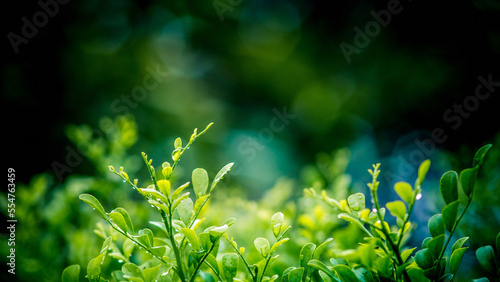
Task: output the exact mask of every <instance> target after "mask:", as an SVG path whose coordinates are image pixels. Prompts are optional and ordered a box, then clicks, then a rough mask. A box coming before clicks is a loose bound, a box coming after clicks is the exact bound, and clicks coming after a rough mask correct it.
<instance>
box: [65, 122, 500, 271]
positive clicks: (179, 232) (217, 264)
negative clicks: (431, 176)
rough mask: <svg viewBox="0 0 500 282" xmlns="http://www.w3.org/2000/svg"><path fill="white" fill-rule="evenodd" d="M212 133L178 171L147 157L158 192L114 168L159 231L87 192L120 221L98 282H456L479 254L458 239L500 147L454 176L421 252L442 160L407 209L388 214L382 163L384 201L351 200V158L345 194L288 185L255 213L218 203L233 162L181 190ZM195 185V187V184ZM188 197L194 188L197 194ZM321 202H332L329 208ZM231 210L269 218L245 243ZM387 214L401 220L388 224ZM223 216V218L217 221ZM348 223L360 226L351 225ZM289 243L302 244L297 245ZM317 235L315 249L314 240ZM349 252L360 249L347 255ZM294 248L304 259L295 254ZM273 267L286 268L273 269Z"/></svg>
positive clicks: (106, 233) (333, 175) (411, 193)
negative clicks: (489, 159) (183, 171)
mask: <svg viewBox="0 0 500 282" xmlns="http://www.w3.org/2000/svg"><path fill="white" fill-rule="evenodd" d="M210 126H211V124H210V125H209V126H207V128H205V130H203V131H202V132H200V133H198V132H197V130H196V129H195V131H194V133H193V134H192V135H191V137H190V138H189V141H188V142H187V144H186V145H185V146H183V142H182V140H181V139H180V138H177V139H176V140H175V142H174V150H173V152H172V160H173V163H172V164H170V163H169V162H164V163H163V164H162V166H161V173H156V169H155V166H154V165H153V163H152V160H151V159H149V158H148V156H147V155H146V154H144V153H142V157H143V160H144V162H145V164H146V167H147V170H148V172H149V175H150V179H149V180H148V181H147V182H146V183H147V184H149V185H139V181H138V180H137V179H131V178H130V177H129V174H128V173H127V172H125V171H124V169H123V168H122V167H120V168H119V169H118V170H117V169H115V168H114V167H113V166H109V169H110V171H111V172H113V173H114V174H116V175H117V176H119V177H120V179H121V180H122V181H123V182H126V183H128V184H129V185H130V186H131V187H132V188H133V190H134V191H136V192H138V193H139V195H140V196H141V197H142V198H144V200H146V201H147V202H148V203H147V205H148V206H151V208H152V210H153V211H154V212H155V214H156V215H154V216H152V217H150V218H148V220H149V223H150V224H151V229H150V228H147V227H146V228H141V229H138V228H137V227H136V226H135V225H134V224H133V221H135V219H136V218H135V214H134V213H129V212H128V211H127V210H126V209H125V208H124V207H126V208H127V209H128V207H127V206H126V205H124V207H117V208H115V209H113V210H111V211H109V212H107V211H106V210H105V208H104V207H103V205H102V204H101V203H100V201H99V200H98V199H97V198H96V197H94V196H93V195H91V194H87V193H84V194H81V195H80V196H79V198H80V199H81V200H82V201H84V202H85V203H87V204H88V205H90V206H91V207H92V209H94V210H95V211H96V212H97V214H98V215H99V216H100V217H101V218H102V220H104V221H106V222H107V223H108V227H105V226H104V225H103V224H101V223H98V224H97V229H96V230H95V231H94V232H95V233H96V234H97V235H98V236H100V237H101V238H102V239H103V240H104V243H103V244H102V247H101V249H100V251H99V252H98V253H97V254H96V255H97V256H95V257H94V258H92V259H91V260H90V262H89V263H88V264H87V269H86V277H87V279H88V280H89V281H232V280H237V281H275V280H278V279H279V278H280V276H281V280H282V281H319V280H324V281H410V280H411V281H450V280H452V279H454V278H455V275H456V273H457V270H458V268H459V266H460V264H461V260H462V257H463V255H464V253H465V252H466V251H467V248H468V247H464V246H465V243H466V241H467V239H468V238H467V237H463V238H460V239H458V240H456V241H455V242H453V244H450V243H451V240H452V238H453V234H454V233H455V231H456V229H457V227H458V225H459V223H460V221H461V220H462V218H463V216H464V214H465V213H466V211H467V209H468V208H469V206H470V204H471V202H472V197H473V195H474V187H475V183H476V178H477V175H478V173H479V170H480V168H481V166H482V165H483V162H484V159H485V157H486V155H487V153H488V151H489V149H490V148H491V145H486V146H484V147H482V148H480V149H479V150H478V151H477V153H476V154H475V157H474V160H473V166H472V167H471V168H467V169H464V170H462V171H461V172H460V173H457V172H455V171H448V172H446V173H445V174H443V176H442V177H441V180H440V192H441V195H442V197H443V199H444V202H445V204H446V205H445V207H444V208H443V209H442V210H441V213H440V214H436V215H434V216H432V217H431V218H430V219H429V221H428V227H429V231H430V235H431V236H430V237H428V238H426V239H425V240H424V241H423V242H422V246H421V249H420V250H418V251H416V250H417V248H418V247H414V246H407V241H408V238H409V236H410V234H411V230H412V228H413V225H412V223H411V221H410V216H411V214H412V212H413V211H414V207H415V203H416V202H417V201H418V200H420V198H421V197H422V194H421V192H422V183H423V181H424V179H425V177H426V174H427V171H428V170H429V166H430V161H428V160H427V161H424V162H423V163H422V164H421V165H420V168H419V170H418V177H417V179H416V181H415V183H414V185H411V184H409V183H406V182H398V183H396V184H395V186H394V190H395V192H396V193H397V194H398V195H399V196H400V198H401V200H402V201H393V202H388V203H386V204H385V207H384V206H383V205H382V203H381V202H380V201H379V198H378V194H377V191H378V187H379V181H378V176H379V175H380V164H375V165H373V169H369V170H368V171H369V173H370V174H371V176H372V181H371V183H368V187H369V191H370V199H371V204H372V205H371V208H368V206H367V204H366V196H365V194H363V193H353V194H351V195H348V193H346V192H347V191H349V190H350V189H349V179H346V178H345V177H342V176H343V173H342V172H343V171H342V162H340V163H338V162H337V163H336V162H335V160H337V161H338V160H339V159H340V160H341V159H342V158H332V159H331V161H330V162H327V163H328V165H329V168H330V169H332V168H336V165H339V168H338V171H336V172H332V171H330V172H328V173H326V175H327V176H330V177H329V179H327V181H329V182H331V183H335V185H339V186H341V189H338V190H336V191H334V192H335V193H334V194H335V195H334V197H333V198H331V197H329V196H328V194H329V193H330V192H332V191H330V189H327V190H328V191H327V190H323V191H318V187H313V188H308V189H305V190H304V191H305V194H306V196H307V197H300V198H299V200H297V201H296V202H295V203H290V202H289V198H290V194H291V189H289V187H290V185H289V183H287V181H286V180H282V181H281V182H278V183H279V184H277V186H276V187H275V188H273V189H271V190H270V191H269V192H268V194H267V195H266V196H265V197H264V198H263V202H262V203H261V205H258V206H256V205H252V204H251V203H249V202H245V201H242V200H241V199H238V197H237V196H236V197H234V198H231V199H229V200H227V199H226V201H225V202H222V203H225V204H224V205H221V202H216V203H215V204H212V205H210V200H211V197H212V195H213V194H215V193H217V190H216V189H215V188H216V187H217V185H218V184H219V183H220V181H221V180H222V178H223V177H224V176H226V175H227V174H228V173H229V171H230V170H231V167H232V166H233V164H232V163H229V164H227V165H226V166H224V167H222V169H220V171H219V172H218V173H217V175H216V176H215V177H214V178H213V179H212V181H211V182H210V180H209V176H208V173H207V171H206V170H205V169H202V168H196V169H194V170H193V171H192V174H191V181H190V182H186V183H184V184H181V185H175V182H174V181H173V179H174V178H173V177H172V176H173V175H174V173H175V172H176V170H175V169H176V167H177V166H178V163H179V160H180V158H181V157H182V156H183V154H184V153H185V152H186V151H187V149H189V147H190V146H191V145H192V143H193V142H194V141H195V140H196V139H197V138H198V137H199V136H200V135H202V134H204V133H205V132H206V131H207V130H208V128H209V127H210ZM339 154H342V152H341V151H340V152H339ZM328 165H327V166H328ZM316 172H318V171H316ZM344 176H345V175H344ZM190 185H191V187H192V189H191V188H188V187H189V186H190ZM141 187H146V188H141ZM174 187H175V189H174ZM287 187H288V188H287ZM459 188H460V189H459ZM187 189H191V190H190V191H189V192H187ZM225 193H226V194H229V193H228V192H226V191H225ZM476 193H477V192H476ZM339 194H341V195H339ZM342 194H344V195H342ZM347 195H348V196H347ZM223 196H224V195H223ZM225 196H226V197H228V195H225ZM339 196H340V197H339ZM342 196H347V197H342ZM334 198H345V199H342V200H335V199H334ZM273 202H281V203H283V204H284V210H283V211H281V212H280V211H277V210H274V211H272V209H275V208H276V207H277V206H276V205H273ZM320 202H322V203H323V204H322V205H321V204H318V203H320ZM311 203H312V204H311ZM231 204H233V205H240V206H239V208H240V209H242V210H243V212H245V211H246V210H252V211H253V213H250V215H248V214H247V215H246V216H255V217H258V218H260V221H259V220H258V221H252V220H248V222H243V224H244V225H245V228H243V227H242V228H240V227H238V228H237V230H236V232H238V230H240V229H241V230H244V231H241V230H240V232H243V233H244V234H243V237H245V238H244V239H245V240H244V243H243V244H241V243H240V244H238V243H236V240H235V239H234V238H233V237H231V236H230V234H232V232H233V230H232V229H233V227H236V226H237V222H236V219H235V218H234V217H228V218H221V216H220V215H221V214H223V212H221V209H222V210H224V208H225V207H228V206H230V205H231ZM327 206H329V207H330V210H328V209H326V207H327ZM261 207H264V208H263V209H261ZM265 207H267V208H265ZM211 210H214V211H216V212H213V213H212V212H211ZM230 210H231V211H233V210H236V209H230ZM387 211H388V212H389V213H390V214H391V215H392V216H393V218H392V219H391V218H390V217H389V216H388V215H387V216H386V213H387ZM213 214H215V215H217V216H216V217H212V218H210V215H213ZM131 215H132V216H131ZM205 216H207V217H205ZM290 217H293V218H290ZM336 217H338V218H339V219H342V220H345V221H347V222H349V223H352V224H348V225H347V226H346V225H342V224H340V223H339V221H338V220H337V218H336ZM132 219H134V220H132ZM290 221H292V222H294V223H297V224H299V225H307V226H309V227H310V228H306V229H305V230H306V232H303V233H300V232H294V231H293V229H294V228H292V227H291V226H290V225H289V222H290ZM392 222H395V224H392ZM335 232H345V233H344V234H345V236H343V237H345V238H344V240H345V241H344V242H342V241H341V240H340V241H339V240H334V239H333V238H331V237H329V236H331V235H332V234H334V233H335ZM288 236H290V237H291V238H292V239H293V238H294V237H295V236H296V237H297V239H293V240H290V239H289V238H288ZM499 236H500V233H499V235H497V237H496V254H495V250H494V248H493V247H491V246H484V247H481V248H478V249H477V251H476V255H477V259H478V261H479V263H480V264H481V266H482V267H483V268H484V272H483V273H484V276H485V277H484V278H482V279H483V280H484V279H490V280H492V281H498V279H499V275H500V273H499V272H498V267H497V266H498V263H499V252H498V251H499V248H500V243H499V240H500V239H499V238H500V237H499ZM250 237H251V239H250ZM305 239H306V240H307V239H308V240H310V242H304V240H305ZM249 241H253V242H251V243H249ZM287 245H291V246H292V247H291V248H287V247H286V246H287ZM242 246H243V247H242ZM346 246H350V247H349V248H350V250H349V252H345V248H346ZM353 246H354V248H353ZM449 246H452V247H451V250H449ZM290 249H292V250H293V251H294V252H295V256H293V255H290V254H288V252H289V250H290ZM342 249H344V250H342ZM415 251H416V252H415ZM281 253H284V254H285V255H284V256H283V258H281V257H279V255H280V254H281ZM294 261H297V262H298V264H296V263H295V262H294ZM273 265H279V267H277V268H273ZM79 277H80V266H79V265H71V266H69V267H67V268H66V269H65V270H64V271H63V273H62V280H63V281H78V279H79ZM486 277H487V278H486Z"/></svg>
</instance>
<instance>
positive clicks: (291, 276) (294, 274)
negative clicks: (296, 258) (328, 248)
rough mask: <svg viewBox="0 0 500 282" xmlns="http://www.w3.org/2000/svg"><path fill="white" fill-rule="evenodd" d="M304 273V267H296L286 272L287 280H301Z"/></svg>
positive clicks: (297, 281) (296, 281) (292, 281)
mask: <svg viewBox="0 0 500 282" xmlns="http://www.w3.org/2000/svg"><path fill="white" fill-rule="evenodd" d="M303 275H304V268H303V267H297V268H295V269H292V270H291V271H290V272H288V281H289V282H301V281H302V276H303Z"/></svg>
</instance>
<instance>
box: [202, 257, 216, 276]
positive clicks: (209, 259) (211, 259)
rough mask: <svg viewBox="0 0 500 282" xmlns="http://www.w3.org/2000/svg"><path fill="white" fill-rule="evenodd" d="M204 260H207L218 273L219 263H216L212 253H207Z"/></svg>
mask: <svg viewBox="0 0 500 282" xmlns="http://www.w3.org/2000/svg"><path fill="white" fill-rule="evenodd" d="M205 261H206V262H208V263H209V264H210V265H211V266H212V267H213V268H214V269H215V272H216V273H217V274H219V264H218V263H217V259H216V258H215V257H214V256H213V255H212V254H208V256H207V258H206V259H205Z"/></svg>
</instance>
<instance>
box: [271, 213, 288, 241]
mask: <svg viewBox="0 0 500 282" xmlns="http://www.w3.org/2000/svg"><path fill="white" fill-rule="evenodd" d="M284 219H285V216H284V215H283V213H281V212H277V213H275V214H274V215H273V216H272V217H271V227H272V229H273V235H274V237H276V238H278V236H279V234H280V232H281V225H282V224H283V220H284Z"/></svg>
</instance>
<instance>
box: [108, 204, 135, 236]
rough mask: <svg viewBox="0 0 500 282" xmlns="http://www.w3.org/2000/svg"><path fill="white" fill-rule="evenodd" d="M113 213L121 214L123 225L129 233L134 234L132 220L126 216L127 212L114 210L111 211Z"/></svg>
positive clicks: (118, 209) (121, 209)
mask: <svg viewBox="0 0 500 282" xmlns="http://www.w3.org/2000/svg"><path fill="white" fill-rule="evenodd" d="M113 211H114V212H119V213H121V214H122V216H123V219H124V220H125V223H126V224H127V230H128V231H129V233H131V234H132V233H134V225H133V224H132V219H131V218H130V215H129V214H128V212H127V210H125V209H124V208H116V209H114V210H113Z"/></svg>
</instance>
